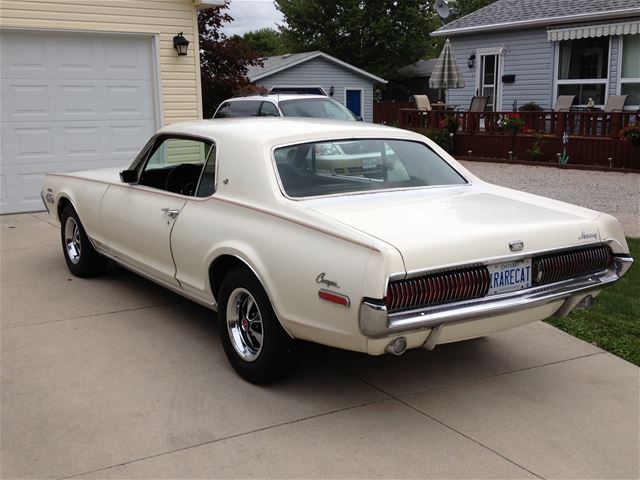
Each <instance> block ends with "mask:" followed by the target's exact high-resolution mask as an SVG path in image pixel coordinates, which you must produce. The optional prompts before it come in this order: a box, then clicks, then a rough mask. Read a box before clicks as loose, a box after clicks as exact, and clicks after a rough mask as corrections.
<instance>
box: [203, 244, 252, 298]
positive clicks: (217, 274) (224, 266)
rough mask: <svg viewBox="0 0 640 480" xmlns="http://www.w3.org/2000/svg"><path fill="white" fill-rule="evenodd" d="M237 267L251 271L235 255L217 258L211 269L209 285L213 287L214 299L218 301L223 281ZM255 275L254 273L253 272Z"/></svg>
mask: <svg viewBox="0 0 640 480" xmlns="http://www.w3.org/2000/svg"><path fill="white" fill-rule="evenodd" d="M236 267H241V268H245V269H247V270H249V271H251V269H250V268H249V267H248V266H247V264H246V263H244V262H243V261H242V260H240V259H239V258H238V257H234V256H233V255H220V256H219V257H218V258H216V259H215V260H214V261H213V263H212V264H211V266H210V267H209V283H210V285H211V293H213V297H214V298H215V299H216V301H217V299H218V292H219V291H220V285H222V281H223V280H224V277H225V276H226V275H227V273H229V272H230V271H231V270H233V269H234V268H236ZM251 274H252V275H253V272H251Z"/></svg>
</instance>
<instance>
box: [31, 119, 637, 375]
mask: <svg viewBox="0 0 640 480" xmlns="http://www.w3.org/2000/svg"><path fill="white" fill-rule="evenodd" d="M42 196H43V201H44V203H45V205H46V207H47V210H48V211H49V213H50V214H51V216H52V217H53V218H54V219H55V220H56V221H59V222H60V224H61V239H62V250H63V253H64V257H65V259H66V262H67V265H68V267H69V269H70V270H71V272H72V273H73V274H74V275H77V276H80V277H90V276H95V275H98V274H101V273H103V272H104V271H105V267H106V264H107V262H108V260H109V259H111V260H113V261H115V262H117V263H118V264H120V265H123V266H124V267H126V268H128V269H130V270H132V271H134V272H136V273H138V274H140V275H142V276H144V277H147V278H149V279H151V280H153V281H154V282H157V283H159V284H161V285H163V286H165V287H167V288H169V289H171V290H173V291H175V292H178V293H179V294H181V295H184V296H185V297H188V298H190V299H193V300H195V301H196V302H198V303H201V304H202V305H206V306H208V307H210V308H211V309H212V310H217V312H218V324H219V328H220V338H221V339H222V344H223V347H224V350H225V352H226V355H227V357H228V358H229V361H230V363H231V365H232V366H233V368H234V369H235V370H236V371H237V372H238V373H239V374H240V375H241V376H242V377H244V378H245V379H247V380H249V381H251V382H256V383H261V382H267V381H271V380H274V379H277V378H281V377H283V376H285V375H287V374H289V373H291V372H292V371H293V369H294V368H295V366H296V365H297V363H298V360H299V357H300V346H299V340H309V341H313V342H317V343H322V344H325V345H331V346H334V347H339V348H344V349H349V350H355V351H359V352H366V353H369V354H371V355H379V354H382V353H385V352H388V353H392V354H396V355H399V354H401V353H403V352H404V351H405V350H406V349H407V348H418V347H422V348H426V349H432V348H434V346H436V345H437V344H440V343H447V342H454V341H458V340H463V339H468V338H473V337H478V336H483V335H487V334H490V333H492V332H497V331H500V330H504V329H507V328H511V327H515V326H518V325H522V324H525V323H528V322H533V321H536V320H541V319H544V318H547V317H549V316H551V315H558V316H562V315H566V314H568V313H569V312H570V311H571V310H572V309H573V308H575V307H577V306H588V305H589V304H590V303H591V301H592V299H593V297H595V296H596V295H597V294H598V293H599V292H600V290H601V289H602V288H603V287H605V286H607V285H609V284H611V283H613V282H615V281H616V280H617V279H618V278H620V276H622V275H623V274H624V273H625V272H626V271H627V269H628V268H629V267H630V265H631V263H632V261H633V260H632V258H631V257H630V256H629V249H628V247H627V244H626V242H625V238H624V234H623V232H622V230H621V228H620V225H619V223H618V222H617V220H616V219H614V218H613V217H611V216H609V215H606V214H603V213H599V212H595V211H592V210H588V209H585V208H581V207H577V206H574V205H569V204H565V203H561V202H558V201H555V200H550V199H547V198H542V197H538V196H535V195H530V194H526V193H522V192H518V191H514V190H509V189H506V188H502V187H498V186H495V185H490V184H488V183H486V182H483V181H482V180H480V179H479V178H477V177H475V176H474V175H472V174H471V173H470V172H469V171H468V170H466V169H465V168H464V167H463V166H462V165H460V164H459V163H458V162H456V161H455V160H454V159H453V158H451V156H449V155H448V154H447V153H446V152H444V151H443V150H442V149H441V148H439V147H438V146H437V145H435V144H434V143H433V142H431V141H430V140H428V139H426V138H425V137H423V136H421V135H418V134H416V133H412V132H408V131H404V130H398V129H393V128H388V127H383V126H378V125H366V124H362V123H356V122H340V121H331V120H311V119H307V120H300V119H298V120H293V119H284V118H271V119H269V118H262V119H221V120H207V121H197V122H188V123H180V124H175V125H171V126H169V127H166V128H163V129H162V130H160V131H159V132H158V133H157V134H156V135H155V136H154V137H153V138H151V140H149V142H148V143H147V145H146V146H145V147H144V148H143V149H142V151H141V152H140V154H139V155H138V157H137V158H136V159H135V160H134V161H133V163H132V164H131V166H129V168H128V169H126V170H122V171H119V170H118V169H107V170H96V171H87V172H75V173H68V174H51V175H48V176H47V178H46V180H45V183H44V187H43V190H42Z"/></svg>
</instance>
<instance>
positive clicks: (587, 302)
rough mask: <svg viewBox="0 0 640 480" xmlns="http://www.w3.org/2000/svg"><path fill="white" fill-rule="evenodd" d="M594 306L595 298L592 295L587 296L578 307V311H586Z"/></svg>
mask: <svg viewBox="0 0 640 480" xmlns="http://www.w3.org/2000/svg"><path fill="white" fill-rule="evenodd" d="M592 306H593V297H592V296H591V295H587V296H586V297H584V298H583V299H582V300H580V302H579V303H578V304H577V305H576V309H584V310H587V309H589V308H591V307H592Z"/></svg>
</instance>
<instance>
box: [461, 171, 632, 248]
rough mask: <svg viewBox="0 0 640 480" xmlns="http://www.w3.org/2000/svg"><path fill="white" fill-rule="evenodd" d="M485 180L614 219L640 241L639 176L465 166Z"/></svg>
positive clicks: (630, 235) (616, 173)
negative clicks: (613, 217) (603, 213)
mask: <svg viewBox="0 0 640 480" xmlns="http://www.w3.org/2000/svg"><path fill="white" fill-rule="evenodd" d="M462 164H463V165H464V166H465V167H467V168H468V169H469V170H471V171H472V172H473V173H474V174H476V175H477V176H478V177H480V178H482V179H483V180H485V181H487V182H491V183H495V184H497V185H502V186H505V187H509V188H515V189H517V190H523V191H525V192H530V193H535V194H537V195H542V196H545V197H550V198H555V199H557V200H562V201H564V202H569V203H573V204H575V205H581V206H583V207H587V208H592V209H594V210H599V211H601V212H606V213H609V214H611V215H613V216H615V217H616V218H617V219H618V220H619V221H620V223H621V224H622V228H623V229H624V232H625V233H626V234H627V236H629V237H640V175H638V174H636V173H618V172H594V171H588V170H570V169H566V170H565V169H560V168H552V167H532V166H529V165H508V164H503V163H481V162H462Z"/></svg>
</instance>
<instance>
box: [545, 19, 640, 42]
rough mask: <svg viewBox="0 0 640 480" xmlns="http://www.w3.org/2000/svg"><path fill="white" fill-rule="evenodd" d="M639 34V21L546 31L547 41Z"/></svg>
mask: <svg viewBox="0 0 640 480" xmlns="http://www.w3.org/2000/svg"><path fill="white" fill-rule="evenodd" d="M637 33H640V21H635V22H620V23H604V24H600V25H582V26H579V27H567V28H553V29H549V30H547V40H549V41H552V42H556V41H558V40H574V39H576V38H590V37H608V36H609V35H634V34H637Z"/></svg>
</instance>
